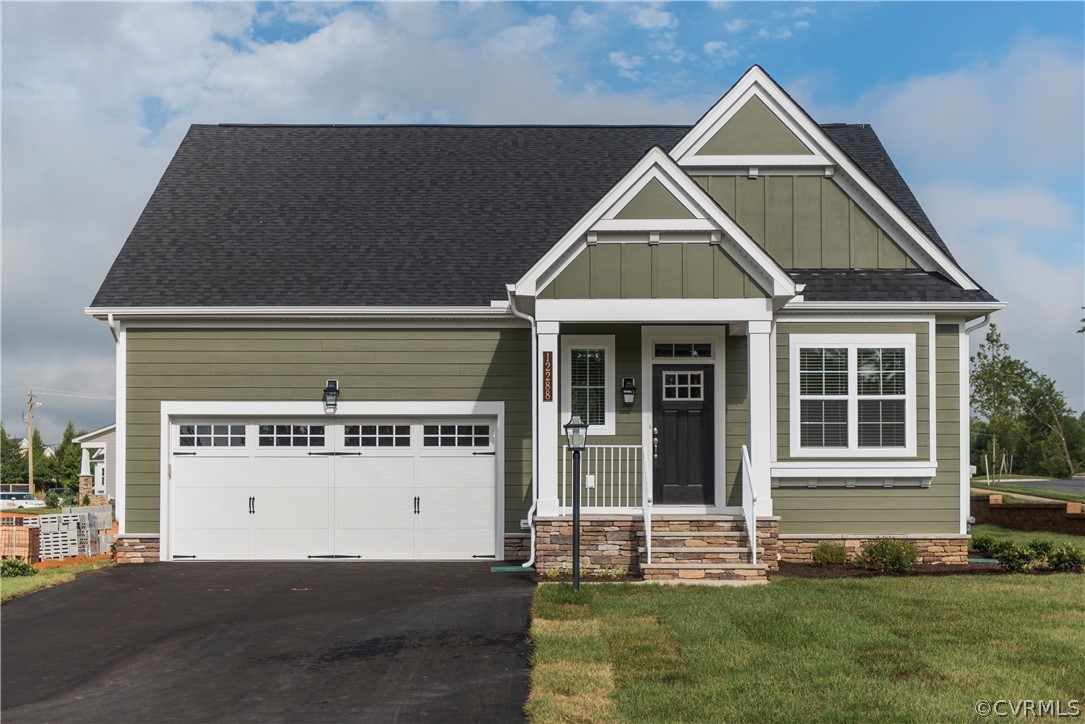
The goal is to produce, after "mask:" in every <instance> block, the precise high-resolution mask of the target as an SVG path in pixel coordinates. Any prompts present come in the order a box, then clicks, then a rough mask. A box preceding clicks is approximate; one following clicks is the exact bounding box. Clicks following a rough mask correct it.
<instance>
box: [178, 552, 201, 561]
mask: <svg viewBox="0 0 1085 724" xmlns="http://www.w3.org/2000/svg"><path fill="white" fill-rule="evenodd" d="M195 557H196V556H182V555H178V554H176V553H175V554H173V558H174V559H175V560H176V559H178V558H195Z"/></svg>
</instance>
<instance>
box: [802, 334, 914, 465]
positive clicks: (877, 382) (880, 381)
mask: <svg viewBox="0 0 1085 724" xmlns="http://www.w3.org/2000/svg"><path fill="white" fill-rule="evenodd" d="M790 346H791V356H790V362H791V405H790V414H791V453H792V455H796V456H803V457H806V456H813V457H832V456H837V455H840V456H845V457H848V456H850V457H868V456H869V457H892V456H901V457H905V456H912V455H915V454H916V370H915V365H916V362H915V337H914V336H913V335H884V334H883V335H814V334H809V335H805V334H804V335H798V334H794V335H791V340H790Z"/></svg>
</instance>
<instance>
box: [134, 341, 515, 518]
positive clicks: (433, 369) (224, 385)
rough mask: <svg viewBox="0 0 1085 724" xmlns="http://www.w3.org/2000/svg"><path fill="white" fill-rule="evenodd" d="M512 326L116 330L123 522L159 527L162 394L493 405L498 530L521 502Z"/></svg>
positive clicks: (182, 398)
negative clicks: (330, 385)
mask: <svg viewBox="0 0 1085 724" xmlns="http://www.w3.org/2000/svg"><path fill="white" fill-rule="evenodd" d="M530 339H531V338H530V334H529V332H528V330H526V329H523V330H520V329H503V330H488V329H478V330H474V329H460V330H448V329H409V330H403V329H400V330H381V329H355V330H346V329H343V330H340V329H316V330H213V329H209V330H176V331H175V330H141V329H129V330H128V350H127V353H128V371H127V396H128V402H127V416H126V420H127V428H128V429H127V441H126V445H127V448H126V449H127V469H128V471H127V483H128V487H127V494H126V500H127V528H128V531H129V532H132V533H157V532H159V458H160V450H159V444H160V443H159V441H160V417H159V416H160V410H161V403H162V402H163V401H166V400H169V401H219V400H230V401H286V402H291V401H312V400H314V399H317V398H318V397H319V392H320V390H322V389H323V388H324V384H325V382H326V381H327V380H328V379H332V378H334V379H338V380H339V385H340V387H341V388H342V391H343V396H342V398H341V399H342V400H343V401H350V402H356V401H365V402H377V401H382V402H383V401H412V400H419V401H426V402H429V401H445V400H447V401H461V400H470V401H480V402H504V403H505V530H506V532H518V531H519V530H520V524H519V522H520V519H521V518H523V517H524V516H525V515H526V513H527V510H528V507H529V506H530V503H531V501H530V497H531V489H530V479H531V396H530V392H531V341H530Z"/></svg>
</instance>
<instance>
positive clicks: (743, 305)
mask: <svg viewBox="0 0 1085 724" xmlns="http://www.w3.org/2000/svg"><path fill="white" fill-rule="evenodd" d="M535 316H536V318H537V319H539V320H540V321H542V320H547V321H561V322H647V323H653V322H655V323H666V322H677V323H682V322H713V323H716V324H718V323H720V322H726V321H743V322H745V321H750V320H769V319H772V300H771V299H765V298H763V299H539V300H538V301H536V302H535Z"/></svg>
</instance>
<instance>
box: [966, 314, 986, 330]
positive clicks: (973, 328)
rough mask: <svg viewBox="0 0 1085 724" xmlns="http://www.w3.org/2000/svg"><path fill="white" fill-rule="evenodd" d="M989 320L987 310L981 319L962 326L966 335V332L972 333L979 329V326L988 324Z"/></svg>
mask: <svg viewBox="0 0 1085 724" xmlns="http://www.w3.org/2000/svg"><path fill="white" fill-rule="evenodd" d="M990 322H991V313H990V312H988V313H987V314H985V315H983V319H981V320H980V321H978V322H976V323H975V324H974V325H972V326H971V327H965V328H964V333H965V334H966V335H968V334H972V333H973V332H975V331H976V330H977V329H979V328H980V327H986V326H987V325H988V324H989V323H990Z"/></svg>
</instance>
